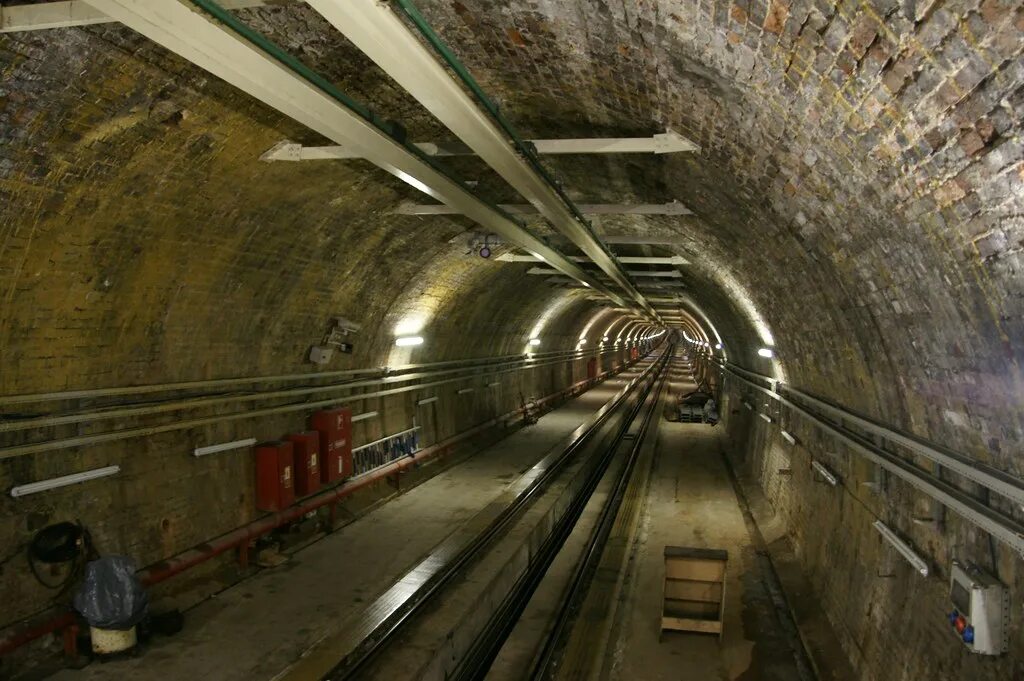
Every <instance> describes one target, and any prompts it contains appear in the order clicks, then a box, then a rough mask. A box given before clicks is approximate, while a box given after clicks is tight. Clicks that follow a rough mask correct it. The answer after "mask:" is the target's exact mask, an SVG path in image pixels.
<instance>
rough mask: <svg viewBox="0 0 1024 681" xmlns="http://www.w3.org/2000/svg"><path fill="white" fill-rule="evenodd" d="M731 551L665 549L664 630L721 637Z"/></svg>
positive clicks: (676, 547)
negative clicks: (726, 577)
mask: <svg viewBox="0 0 1024 681" xmlns="http://www.w3.org/2000/svg"><path fill="white" fill-rule="evenodd" d="M728 563H729V552H728V551H724V550H722V549H698V548H693V547H689V546H666V547H665V594H664V603H663V605H662V612H661V630H662V631H663V632H664V631H666V630H667V631H695V632H700V633H704V634H718V636H719V638H721V636H722V619H723V614H724V612H725V569H726V566H727V565H728Z"/></svg>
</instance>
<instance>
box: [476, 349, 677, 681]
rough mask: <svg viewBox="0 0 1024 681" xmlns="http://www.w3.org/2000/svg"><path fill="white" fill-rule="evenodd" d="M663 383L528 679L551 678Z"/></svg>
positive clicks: (665, 377) (647, 433)
mask: <svg viewBox="0 0 1024 681" xmlns="http://www.w3.org/2000/svg"><path fill="white" fill-rule="evenodd" d="M671 364H672V358H671V357H670V358H669V361H668V365H667V366H671ZM667 381H668V372H667V371H666V372H665V373H664V374H663V376H662V381H661V385H660V386H659V387H658V389H657V390H656V391H655V392H654V394H653V396H652V400H651V405H650V408H649V409H648V410H647V412H646V413H645V414H644V416H643V421H642V422H641V424H640V427H639V428H638V429H637V435H636V438H635V439H634V442H633V446H632V447H630V450H629V453H628V454H627V455H626V463H625V466H624V467H623V470H622V472H621V473H620V475H619V477H618V478H617V479H616V481H615V486H614V489H613V490H612V493H611V494H610V495H609V497H608V499H607V500H606V501H605V504H604V506H603V507H602V509H601V514H600V516H599V517H598V519H597V523H596V525H595V526H594V528H593V530H592V531H591V533H590V538H589V539H588V541H587V545H586V546H585V547H584V550H583V556H582V558H580V560H578V561H577V563H576V566H575V568H574V569H573V573H572V577H571V578H570V580H569V586H568V588H567V589H566V590H565V595H564V597H563V598H562V602H561V604H560V606H559V608H558V613H557V615H556V616H555V622H554V625H553V626H552V627H551V628H550V629H549V630H548V633H547V634H546V635H545V637H544V643H543V645H542V646H541V649H540V652H539V653H538V654H536V655H535V657H534V662H533V667H532V668H531V670H530V672H529V674H528V678H530V679H533V680H534V681H540V680H541V679H546V678H548V677H549V676H550V675H551V670H552V667H553V665H554V664H555V656H556V655H557V653H558V651H559V649H560V646H561V645H562V643H563V640H564V637H565V635H566V634H567V632H568V631H569V628H570V625H571V624H572V622H573V620H574V619H575V615H576V608H577V607H578V606H579V604H580V602H581V601H582V599H583V598H585V597H586V594H587V591H588V590H589V588H590V584H591V582H592V578H593V576H594V573H595V572H596V570H597V568H598V565H599V563H600V562H601V558H602V556H603V555H604V553H605V545H606V544H607V542H608V537H609V536H610V535H611V532H612V528H613V527H614V526H615V523H616V520H617V519H618V516H619V511H620V509H621V508H622V502H623V500H624V499H625V497H626V492H627V490H628V488H629V486H630V483H631V482H632V480H633V471H634V470H635V468H636V463H637V461H638V460H639V459H640V453H641V451H642V450H643V448H644V447H646V446H648V444H649V441H648V438H649V437H650V435H651V432H650V429H651V425H652V422H655V421H656V419H657V418H660V412H661V409H662V405H663V394H664V391H665V385H666V383H667ZM654 435H655V437H656V436H657V429H655V431H654ZM492 659H493V658H492Z"/></svg>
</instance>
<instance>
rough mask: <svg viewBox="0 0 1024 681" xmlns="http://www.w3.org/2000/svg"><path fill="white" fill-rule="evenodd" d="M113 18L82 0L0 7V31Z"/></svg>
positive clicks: (226, 0)
mask: <svg viewBox="0 0 1024 681" xmlns="http://www.w3.org/2000/svg"><path fill="white" fill-rule="evenodd" d="M293 1H297V0H220V2H219V3H218V4H219V5H220V6H221V7H223V8H224V9H245V8H247V7H263V6H264V5H281V4H284V3H286V2H293ZM114 21H116V20H115V19H112V18H111V17H110V16H108V15H107V14H106V13H105V12H102V11H100V10H99V9H97V8H96V7H94V6H93V5H92V4H91V3H89V2H86V0H63V1H62V2H44V3H40V4H37V5H12V6H10V7H0V33H14V32H15V31H40V30H44V29H50V28H68V27H71V26H90V25H92V24H110V23H113V22H114Z"/></svg>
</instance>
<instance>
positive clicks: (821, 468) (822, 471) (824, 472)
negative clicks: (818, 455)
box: [811, 461, 839, 487]
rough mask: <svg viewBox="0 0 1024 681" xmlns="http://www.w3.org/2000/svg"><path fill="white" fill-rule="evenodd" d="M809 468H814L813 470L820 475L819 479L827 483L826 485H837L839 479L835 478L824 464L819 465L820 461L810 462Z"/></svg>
mask: <svg viewBox="0 0 1024 681" xmlns="http://www.w3.org/2000/svg"><path fill="white" fill-rule="evenodd" d="M811 467H812V468H814V470H816V471H818V474H819V475H821V477H822V478H824V479H825V482H827V483H828V484H830V485H832V486H833V487H835V486H836V485H838V484H839V478H837V477H836V474H835V473H833V472H832V471H830V470H829V469H828V467H827V466H826V465H825V464H823V463H821V462H820V461H812V462H811Z"/></svg>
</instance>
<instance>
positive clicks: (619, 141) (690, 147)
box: [260, 130, 700, 163]
mask: <svg viewBox="0 0 1024 681" xmlns="http://www.w3.org/2000/svg"><path fill="white" fill-rule="evenodd" d="M531 143H532V144H533V146H534V148H536V149H537V153H538V154H674V153H680V152H687V151H700V147H699V146H697V145H696V144H694V143H693V142H691V141H690V140H688V139H686V138H685V137H683V136H682V135H680V134H679V133H677V132H674V131H672V130H668V131H666V132H664V133H662V134H660V135H654V136H653V137H611V138H594V139H555V140H531ZM416 146H417V147H419V148H420V150H422V151H423V153H425V154H427V155H429V156H472V155H473V151H472V150H470V149H454V148H449V147H445V146H443V145H441V144H436V143H434V142H416ZM355 158H362V157H361V156H360V155H359V153H358V152H357V151H355V150H354V149H350V148H348V147H343V146H338V145H332V146H326V147H307V146H303V145H301V144H297V143H295V142H289V141H287V140H286V141H283V142H278V143H277V144H275V145H274V146H273V147H271V148H270V149H268V150H267V151H266V152H265V153H264V154H263V155H262V156H260V160H261V161H266V162H268V163H270V162H274V161H292V162H296V161H339V160H346V159H355Z"/></svg>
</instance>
